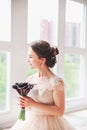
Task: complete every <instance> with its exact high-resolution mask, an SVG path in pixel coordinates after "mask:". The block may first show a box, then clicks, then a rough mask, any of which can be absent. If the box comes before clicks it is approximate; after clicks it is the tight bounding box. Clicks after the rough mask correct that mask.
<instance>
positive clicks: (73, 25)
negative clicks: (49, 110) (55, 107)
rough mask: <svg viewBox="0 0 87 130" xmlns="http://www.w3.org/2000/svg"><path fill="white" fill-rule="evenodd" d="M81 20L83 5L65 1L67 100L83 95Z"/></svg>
mask: <svg viewBox="0 0 87 130" xmlns="http://www.w3.org/2000/svg"><path fill="white" fill-rule="evenodd" d="M83 18H84V4H83V3H77V2H74V1H71V0H67V3H66V25H65V27H66V30H65V47H66V50H69V52H67V51H66V54H65V58H64V64H65V66H64V76H65V80H66V83H67V98H76V97H81V96H83V95H84V67H85V61H84V60H85V56H84V55H83V54H82V53H81V49H82V48H84V47H85V42H84V26H83V25H84V21H83V20H84V19H83ZM72 49H73V50H72ZM75 50H76V51H75Z"/></svg>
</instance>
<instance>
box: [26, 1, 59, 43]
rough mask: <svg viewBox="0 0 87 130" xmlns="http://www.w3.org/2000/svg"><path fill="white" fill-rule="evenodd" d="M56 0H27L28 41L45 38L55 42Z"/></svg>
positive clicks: (56, 23)
mask: <svg viewBox="0 0 87 130" xmlns="http://www.w3.org/2000/svg"><path fill="white" fill-rule="evenodd" d="M57 17H58V0H55V1H54V0H43V1H42V0H36V1H35V0H29V1H28V43H29V42H31V41H33V40H39V39H43V40H47V41H49V42H51V43H57V29H58V27H57V25H58V22H57V19H58V18H57Z"/></svg>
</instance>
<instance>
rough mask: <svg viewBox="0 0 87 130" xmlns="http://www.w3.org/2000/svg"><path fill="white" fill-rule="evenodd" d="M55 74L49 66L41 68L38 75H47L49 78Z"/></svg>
mask: <svg viewBox="0 0 87 130" xmlns="http://www.w3.org/2000/svg"><path fill="white" fill-rule="evenodd" d="M53 75H54V74H53V72H52V71H51V70H50V69H49V68H46V69H42V70H39V72H38V77H47V78H50V77H52V76H53Z"/></svg>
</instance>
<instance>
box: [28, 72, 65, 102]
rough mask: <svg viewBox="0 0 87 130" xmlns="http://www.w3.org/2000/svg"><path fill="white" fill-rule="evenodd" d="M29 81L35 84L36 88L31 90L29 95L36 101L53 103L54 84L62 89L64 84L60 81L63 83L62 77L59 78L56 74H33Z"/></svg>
mask: <svg viewBox="0 0 87 130" xmlns="http://www.w3.org/2000/svg"><path fill="white" fill-rule="evenodd" d="M27 81H28V82H29V83H33V84H35V86H34V88H33V89H32V90H31V91H30V92H29V94H28V96H30V97H31V98H33V99H34V100H35V101H38V102H42V103H46V104H53V94H52V93H53V88H54V86H56V85H57V86H58V88H59V89H60V90H62V88H63V86H62V85H61V84H60V82H62V83H63V80H62V79H61V78H58V77H57V76H56V75H54V76H53V77H51V78H46V77H43V78H37V75H36V74H35V75H33V76H31V77H29V78H28V80H27Z"/></svg>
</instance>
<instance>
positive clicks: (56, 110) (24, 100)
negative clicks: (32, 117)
mask: <svg viewBox="0 0 87 130" xmlns="http://www.w3.org/2000/svg"><path fill="white" fill-rule="evenodd" d="M53 99H54V104H53V105H49V104H45V103H39V102H36V101H34V100H33V99H31V98H30V97H20V99H19V100H20V106H21V107H35V108H37V109H39V110H41V111H42V112H43V113H44V114H46V115H58V116H62V115H63V114H64V108H65V93H64V85H63V83H62V82H59V83H58V85H56V86H55V87H54V90H53Z"/></svg>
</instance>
